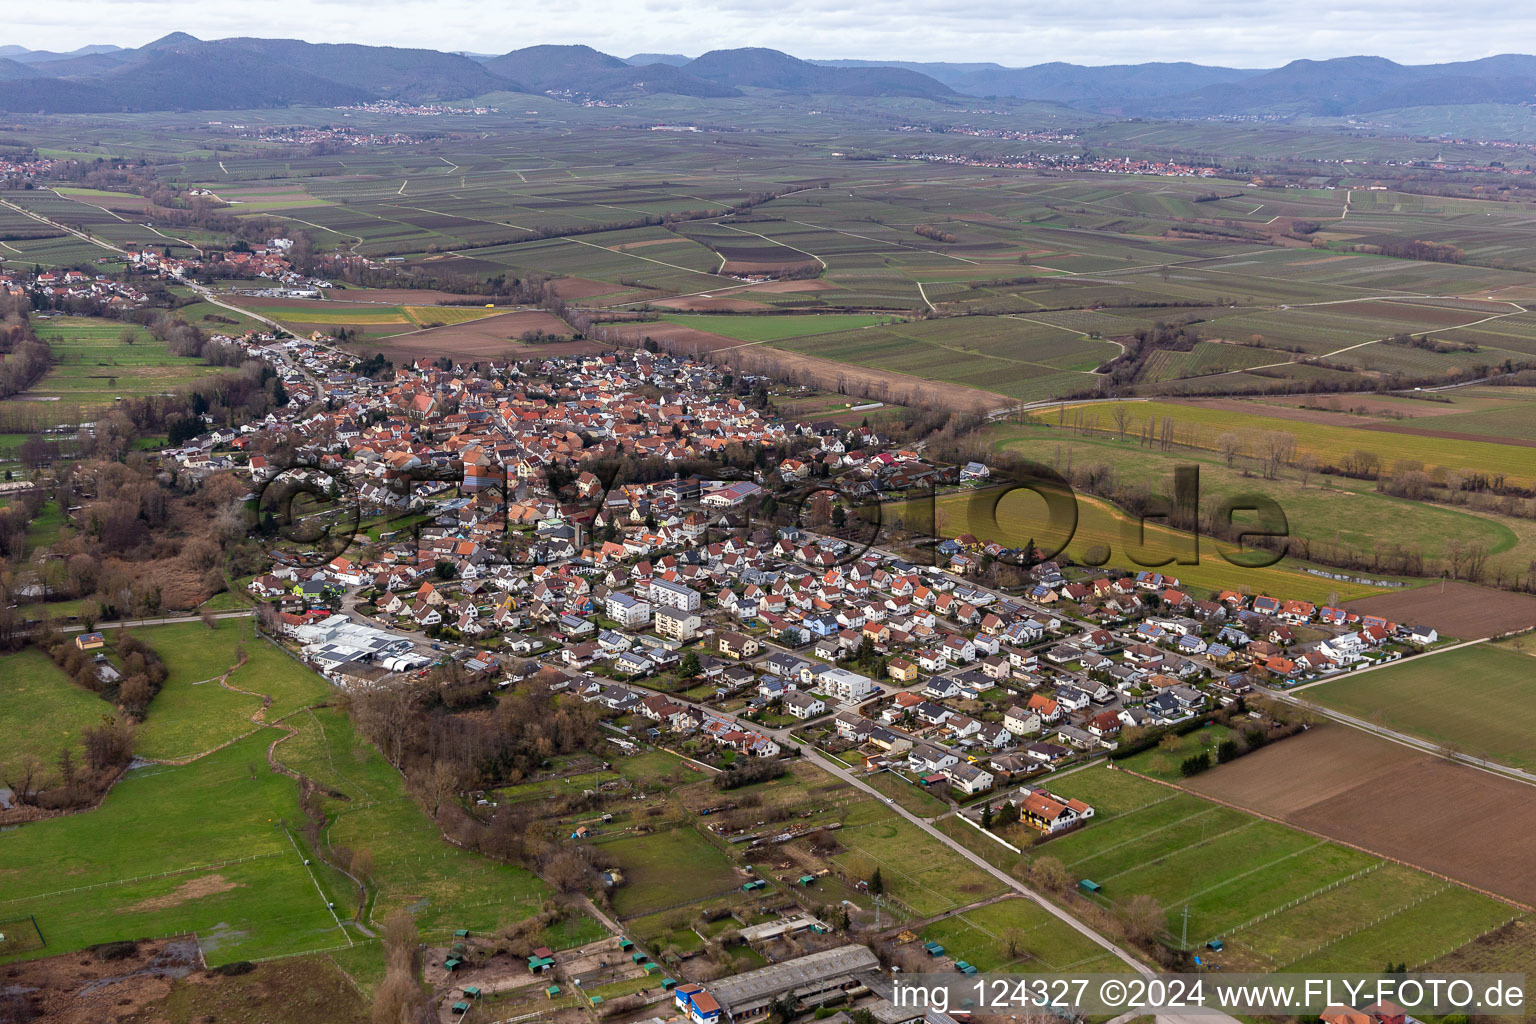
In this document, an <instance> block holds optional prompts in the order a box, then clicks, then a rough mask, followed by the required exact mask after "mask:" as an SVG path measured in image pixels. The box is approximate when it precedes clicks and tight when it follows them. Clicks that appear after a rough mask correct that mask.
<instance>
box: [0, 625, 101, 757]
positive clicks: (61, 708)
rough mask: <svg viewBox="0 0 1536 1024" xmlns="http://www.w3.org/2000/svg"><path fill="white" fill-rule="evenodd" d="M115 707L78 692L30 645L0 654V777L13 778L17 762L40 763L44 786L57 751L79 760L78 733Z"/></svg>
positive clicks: (95, 723)
mask: <svg viewBox="0 0 1536 1024" xmlns="http://www.w3.org/2000/svg"><path fill="white" fill-rule="evenodd" d="M116 713H117V709H116V708H115V707H113V706H112V705H111V704H109V703H107V702H106V701H104V700H102V699H101V698H100V697H98V696H96V695H95V694H94V693H90V692H88V691H86V690H82V689H81V688H80V687H78V686H76V685H75V684H74V683H73V682H71V681H70V680H69V678H68V677H67V676H65V675H64V671H63V670H62V669H60V668H59V667H58V666H57V665H55V664H54V663H53V662H52V661H51V660H49V658H48V656H47V655H46V654H44V653H43V652H42V651H40V650H38V649H37V648H36V647H27V648H24V649H22V650H20V651H17V652H16V653H15V654H7V655H5V656H4V657H0V736H4V737H5V743H4V752H3V753H0V778H15V777H16V776H17V774H19V770H20V768H21V766H22V765H25V764H26V763H28V762H29V761H32V760H36V761H38V762H41V763H42V764H43V765H44V766H45V768H44V770H43V771H42V773H41V776H40V777H41V781H42V782H43V784H44V785H51V784H52V782H53V781H54V780H56V779H57V778H58V772H57V770H56V769H55V768H54V764H55V762H57V760H58V757H59V751H60V750H61V749H63V748H66V747H67V748H68V749H69V750H71V751H73V752H74V756H75V763H76V764H77V765H78V764H82V763H83V761H84V754H83V752H82V751H83V747H82V744H81V741H80V733H81V732H82V731H83V730H84V729H85V728H86V727H87V726H92V725H97V724H99V723H100V722H101V718H102V716H103V715H115V714H116Z"/></svg>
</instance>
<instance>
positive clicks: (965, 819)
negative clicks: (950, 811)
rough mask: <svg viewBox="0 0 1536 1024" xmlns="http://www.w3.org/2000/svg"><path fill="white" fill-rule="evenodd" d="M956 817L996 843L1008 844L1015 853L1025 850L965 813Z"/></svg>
mask: <svg viewBox="0 0 1536 1024" xmlns="http://www.w3.org/2000/svg"><path fill="white" fill-rule="evenodd" d="M955 817H957V818H959V819H960V820H961V821H963V822H965V823H966V824H967V825H969V826H971V828H974V829H975V830H976V831H977V832H980V833H981V834H982V835H984V836H986V837H987V838H988V839H990V840H992V841H993V842H994V843H999V844H1001V845H1003V846H1006V847H1008V849H1010V850H1012V851H1013V852H1014V853H1023V852H1024V851H1023V850H1021V849H1019V848H1018V847H1017V846H1014V845H1013V844H1012V843H1010V842H1009V841H1008V840H1006V839H1004V838H1003V837H1002V836H999V835H996V834H995V833H993V832H992V831H991V830H990V829H984V828H982V827H981V826H980V825H979V824H977V823H976V822H974V821H972V820H971V819H970V818H968V817H966V816H965V815H964V814H957V815H955Z"/></svg>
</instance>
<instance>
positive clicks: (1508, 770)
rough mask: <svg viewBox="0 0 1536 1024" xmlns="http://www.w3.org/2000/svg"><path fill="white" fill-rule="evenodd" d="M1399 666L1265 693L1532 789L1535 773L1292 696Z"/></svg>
mask: <svg viewBox="0 0 1536 1024" xmlns="http://www.w3.org/2000/svg"><path fill="white" fill-rule="evenodd" d="M1487 642H1488V638H1487V637H1484V638H1482V639H1479V640H1468V641H1466V642H1464V643H1459V644H1452V645H1451V646H1449V647H1442V648H1440V649H1439V650H1437V651H1430V652H1428V653H1426V654H1421V655H1419V656H1418V657H1417V658H1414V659H1413V661H1415V662H1417V661H1419V660H1421V659H1423V658H1433V657H1434V656H1435V655H1437V654H1447V653H1449V652H1451V651H1459V650H1461V649H1462V648H1464V647H1475V646H1477V645H1478V644H1482V643H1487ZM1401 664H1403V661H1402V659H1399V660H1397V661H1389V662H1386V663H1385V664H1380V665H1372V666H1371V667H1369V668H1362V669H1360V670H1358V671H1356V672H1347V673H1339V674H1338V675H1333V676H1329V677H1328V678H1326V679H1319V680H1316V681H1315V682H1311V683H1303V684H1302V685H1301V686H1297V687H1294V688H1292V689H1290V690H1275V689H1267V690H1266V692H1267V693H1268V694H1269V695H1270V696H1271V697H1274V698H1276V699H1278V700H1283V701H1285V702H1286V703H1288V704H1294V705H1296V706H1297V707H1303V708H1306V709H1307V710H1308V711H1312V712H1315V713H1316V714H1319V715H1322V716H1323V717H1324V718H1328V719H1331V720H1332V721H1335V722H1338V723H1340V724H1341V725H1347V726H1350V727H1351V728H1354V729H1359V730H1360V731H1361V732H1368V733H1370V734H1371V735H1373V736H1379V737H1381V738H1382V739H1384V740H1389V741H1391V742H1393V743H1397V744H1400V745H1402V746H1405V747H1409V748H1411V749H1413V750H1418V751H1422V752H1424V753H1426V754H1432V755H1434V756H1435V757H1441V758H1444V759H1445V760H1447V761H1450V762H1451V763H1453V764H1460V765H1465V766H1466V767H1468V768H1474V769H1476V770H1478V771H1484V772H1488V773H1489V774H1491V775H1498V776H1502V777H1503V778H1506V779H1513V780H1514V781H1516V782H1524V783H1526V784H1527V785H1532V786H1536V773H1533V772H1528V771H1525V770H1523V769H1520V768H1513V767H1511V766H1509V765H1507V764H1502V763H1500V762H1498V761H1490V760H1488V759H1487V758H1483V757H1475V756H1473V755H1471V754H1463V753H1451V752H1448V751H1447V750H1446V748H1445V747H1444V745H1442V744H1439V743H1435V742H1433V741H1431V740H1427V739H1423V738H1422V737H1419V736H1413V735H1410V734H1408V733H1405V732H1398V731H1397V730H1396V729H1388V728H1387V727H1386V726H1382V725H1377V724H1375V723H1374V722H1368V721H1366V720H1365V719H1363V718H1356V717H1355V716H1354V715H1347V714H1345V713H1344V712H1342V711H1336V710H1334V709H1333V708H1329V707H1324V706H1323V705H1321V704H1318V703H1316V702H1315V701H1311V700H1308V699H1306V698H1305V697H1297V696H1296V694H1297V693H1299V692H1300V691H1302V690H1310V689H1312V687H1314V686H1326V685H1327V684H1329V683H1332V682H1337V681H1339V680H1341V679H1351V678H1353V677H1355V676H1358V675H1361V674H1363V673H1365V672H1376V671H1379V670H1381V669H1384V668H1391V667H1392V666H1394V665H1401Z"/></svg>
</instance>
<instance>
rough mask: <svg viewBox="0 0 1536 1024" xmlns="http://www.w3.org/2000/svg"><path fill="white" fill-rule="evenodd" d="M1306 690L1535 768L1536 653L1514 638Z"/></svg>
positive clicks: (1392, 723)
mask: <svg viewBox="0 0 1536 1024" xmlns="http://www.w3.org/2000/svg"><path fill="white" fill-rule="evenodd" d="M1303 696H1305V697H1307V698H1309V699H1310V700H1314V701H1316V702H1317V703H1319V704H1323V705H1326V706H1328V707H1331V708H1337V709H1338V710H1340V711H1343V712H1346V713H1347V714H1351V715H1355V716H1357V717H1359V718H1363V719H1366V720H1367V721H1370V722H1375V723H1379V724H1381V725H1385V726H1388V727H1390V728H1393V729H1398V730H1401V731H1403V732H1409V733H1413V734H1414V735H1417V736H1422V737H1424V738H1425V739H1427V740H1431V741H1433V742H1435V743H1441V744H1445V745H1446V746H1451V747H1455V748H1456V749H1458V750H1462V751H1465V752H1466V753H1468V754H1472V755H1475V756H1478V757H1485V758H1488V759H1490V760H1496V761H1501V762H1503V763H1505V764H1509V765H1514V766H1515V767H1518V768H1525V769H1531V768H1536V747H1533V745H1532V743H1531V736H1532V735H1533V734H1536V657H1533V656H1532V655H1531V654H1529V653H1525V652H1523V651H1521V650H1520V649H1519V648H1518V647H1517V646H1514V645H1508V644H1477V645H1476V646H1473V647H1463V648H1461V649H1460V650H1456V651H1450V652H1447V653H1444V654H1431V655H1422V656H1420V657H1417V658H1409V659H1407V660H1406V661H1400V662H1398V663H1396V664H1394V665H1390V666H1388V667H1387V668H1383V669H1377V670H1374V671H1371V672H1366V673H1364V674H1361V675H1346V676H1340V677H1338V678H1336V679H1334V680H1332V681H1330V682H1328V683H1325V684H1324V685H1322V686H1314V687H1312V688H1311V689H1309V690H1307V691H1306V692H1305V693H1304V694H1303Z"/></svg>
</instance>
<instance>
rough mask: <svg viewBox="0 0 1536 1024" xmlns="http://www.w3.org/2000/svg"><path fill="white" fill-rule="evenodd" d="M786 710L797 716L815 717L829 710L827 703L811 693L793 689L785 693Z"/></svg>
mask: <svg viewBox="0 0 1536 1024" xmlns="http://www.w3.org/2000/svg"><path fill="white" fill-rule="evenodd" d="M784 710H785V711H786V712H788V713H789V714H791V715H793V716H794V717H796V718H815V717H816V716H817V715H819V714H821V713H822V712H824V711H826V710H827V705H826V702H825V701H823V700H821V699H820V698H818V697H814V696H812V695H811V694H809V693H801V692H800V691H799V690H791V691H789V692H788V693H786V694H785V695H784Z"/></svg>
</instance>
